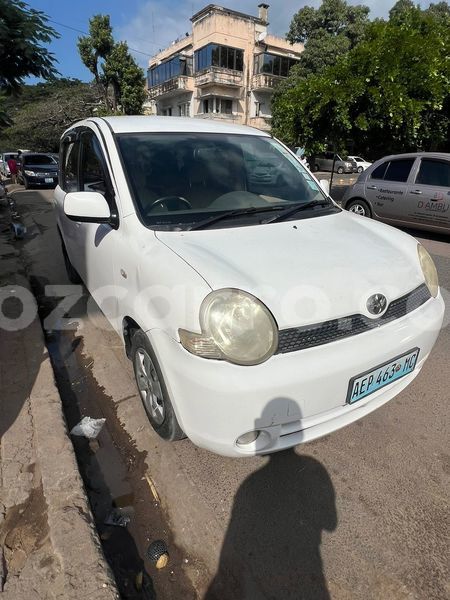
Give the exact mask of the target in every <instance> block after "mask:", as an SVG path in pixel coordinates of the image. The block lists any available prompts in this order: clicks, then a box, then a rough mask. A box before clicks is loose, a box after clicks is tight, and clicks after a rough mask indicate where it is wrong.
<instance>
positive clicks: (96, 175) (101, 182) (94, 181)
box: [80, 131, 107, 194]
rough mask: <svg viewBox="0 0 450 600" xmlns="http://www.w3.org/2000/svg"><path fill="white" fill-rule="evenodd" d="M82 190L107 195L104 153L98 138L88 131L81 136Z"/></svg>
mask: <svg viewBox="0 0 450 600" xmlns="http://www.w3.org/2000/svg"><path fill="white" fill-rule="evenodd" d="M80 175H81V182H80V183H81V190H82V191H85V192H93V191H95V192H100V193H101V194H105V193H106V189H107V188H106V181H107V177H106V173H105V170H104V168H103V161H102V151H101V148H100V144H99V142H98V139H97V138H96V136H95V135H94V134H93V133H92V132H90V131H87V132H85V133H83V134H82V135H81V170H80Z"/></svg>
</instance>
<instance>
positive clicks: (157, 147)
mask: <svg viewBox="0 0 450 600" xmlns="http://www.w3.org/2000/svg"><path fill="white" fill-rule="evenodd" d="M117 140H118V143H119V148H120V152H121V155H122V158H123V162H124V166H125V170H126V173H127V176H128V179H129V182H130V184H131V188H132V192H133V196H134V199H135V201H136V205H137V209H138V212H139V213H140V215H141V218H142V220H143V221H144V222H145V223H146V224H148V225H152V226H153V225H155V226H158V227H166V228H170V227H171V226H173V227H175V226H176V227H179V226H181V227H183V226H185V227H189V226H190V225H192V224H195V223H198V222H200V221H202V220H204V219H205V218H207V217H210V216H212V215H214V214H218V213H221V212H224V211H230V210H231V211H241V210H246V209H249V208H252V209H253V208H254V209H259V208H262V209H270V208H271V207H274V208H277V206H278V207H280V206H286V207H287V206H288V205H292V204H295V203H298V204H304V203H308V202H311V201H315V200H317V201H319V202H321V201H324V195H323V193H322V191H321V188H320V186H319V185H318V184H317V183H316V182H315V181H314V179H313V177H312V176H311V175H310V174H309V173H308V171H306V169H305V168H304V167H303V166H302V165H301V163H300V161H299V160H297V159H296V158H294V156H292V154H291V153H290V152H288V151H287V150H286V149H285V148H284V147H283V146H281V145H280V144H279V143H278V142H276V141H275V140H273V139H272V138H269V137H263V136H258V135H238V134H215V133H181V132H180V133H135V134H120V135H118V136H117ZM331 208H332V205H330V206H328V207H327V209H328V210H331ZM324 210H325V208H324ZM315 212H317V211H315ZM254 219H255V220H256V221H258V222H259V220H260V219H261V214H260V213H257V212H255V216H254ZM235 222H236V223H237V222H238V221H237V220H236V221H235Z"/></svg>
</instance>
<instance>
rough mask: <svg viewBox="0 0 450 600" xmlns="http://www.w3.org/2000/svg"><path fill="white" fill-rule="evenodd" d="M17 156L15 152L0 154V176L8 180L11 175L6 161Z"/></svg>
mask: <svg viewBox="0 0 450 600" xmlns="http://www.w3.org/2000/svg"><path fill="white" fill-rule="evenodd" d="M17 155H18V153H17V152H2V153H1V154H0V175H1V176H2V177H3V178H5V179H8V178H9V176H10V175H11V173H10V172H9V166H8V160H10V159H11V158H16V157H17Z"/></svg>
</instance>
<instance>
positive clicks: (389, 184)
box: [365, 157, 416, 221]
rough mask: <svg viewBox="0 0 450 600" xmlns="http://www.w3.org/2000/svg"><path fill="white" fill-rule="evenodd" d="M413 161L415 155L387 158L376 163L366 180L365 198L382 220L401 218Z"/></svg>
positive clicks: (414, 160) (397, 219)
mask: <svg viewBox="0 0 450 600" xmlns="http://www.w3.org/2000/svg"><path fill="white" fill-rule="evenodd" d="M415 162H416V158H415V157H405V158H394V159H391V160H387V161H385V162H383V163H382V164H381V165H378V167H376V169H374V171H372V173H371V174H370V176H369V177H368V179H367V180H366V185H365V195H366V199H367V200H368V201H369V203H370V205H371V207H372V212H373V214H374V215H376V216H377V217H379V218H380V219H382V220H383V221H399V220H402V218H403V215H404V212H405V202H406V198H407V189H408V181H409V180H410V176H411V173H412V169H413V166H414V163H415Z"/></svg>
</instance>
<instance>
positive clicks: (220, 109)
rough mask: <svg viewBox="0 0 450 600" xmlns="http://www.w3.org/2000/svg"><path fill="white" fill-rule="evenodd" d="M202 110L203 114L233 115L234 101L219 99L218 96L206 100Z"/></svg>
mask: <svg viewBox="0 0 450 600" xmlns="http://www.w3.org/2000/svg"><path fill="white" fill-rule="evenodd" d="M202 109H203V110H202V112H203V114H207V113H214V114H222V115H232V114H233V100H231V98H218V97H216V96H212V97H211V98H205V99H204V100H203V102H202Z"/></svg>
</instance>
